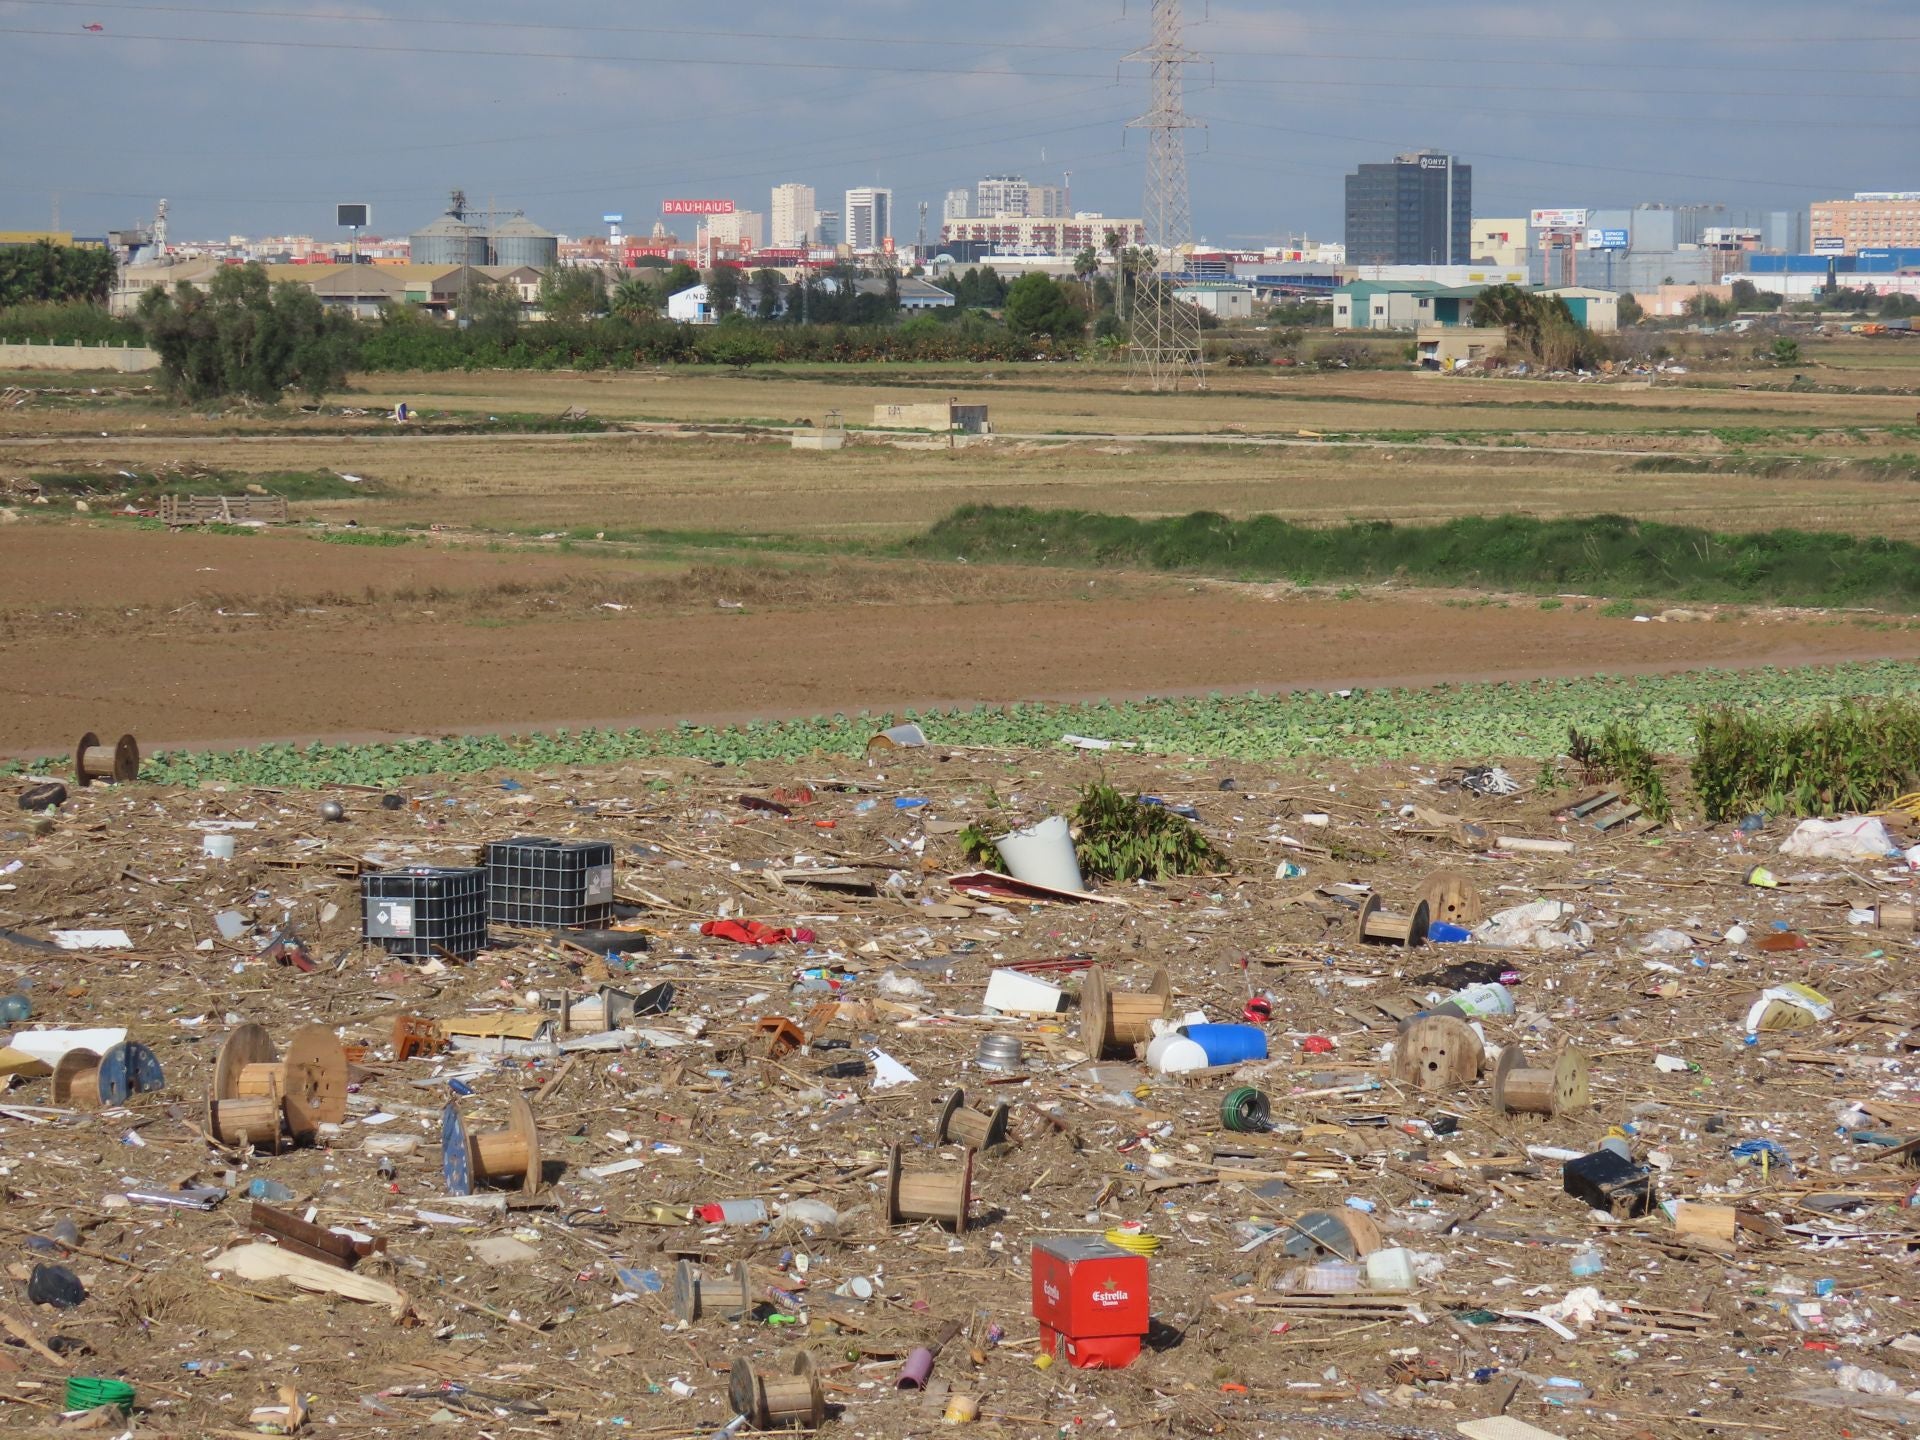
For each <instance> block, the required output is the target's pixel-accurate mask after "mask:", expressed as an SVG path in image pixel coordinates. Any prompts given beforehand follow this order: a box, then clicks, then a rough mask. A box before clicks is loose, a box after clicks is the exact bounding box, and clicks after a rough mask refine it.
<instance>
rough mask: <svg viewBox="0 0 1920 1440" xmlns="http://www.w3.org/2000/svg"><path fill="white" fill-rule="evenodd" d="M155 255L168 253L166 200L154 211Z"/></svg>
mask: <svg viewBox="0 0 1920 1440" xmlns="http://www.w3.org/2000/svg"><path fill="white" fill-rule="evenodd" d="M153 253H154V254H155V255H164V254H166V253H167V202H166V201H164V200H162V201H161V202H160V203H159V204H158V205H157V206H155V207H154V211H153Z"/></svg>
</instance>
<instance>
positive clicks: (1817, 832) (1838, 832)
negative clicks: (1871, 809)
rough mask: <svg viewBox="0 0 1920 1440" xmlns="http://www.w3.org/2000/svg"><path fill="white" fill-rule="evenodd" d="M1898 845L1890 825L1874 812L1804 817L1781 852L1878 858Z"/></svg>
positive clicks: (1802, 856) (1822, 857)
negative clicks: (1836, 817) (1840, 817)
mask: <svg viewBox="0 0 1920 1440" xmlns="http://www.w3.org/2000/svg"><path fill="white" fill-rule="evenodd" d="M1898 848H1899V847H1898V846H1896V845H1895V844H1894V843H1893V837H1892V836H1891V835H1889V834H1888V833H1887V827H1886V826H1885V825H1884V824H1882V823H1881V822H1880V821H1878V820H1876V819H1874V818H1873V816H1871V815H1851V816H1849V817H1847V818H1846V819H1844V820H1802V821H1801V822H1800V823H1799V824H1798V825H1797V826H1795V827H1794V831H1793V834H1791V835H1789V836H1788V837H1787V838H1786V839H1785V840H1783V841H1781V842H1780V853H1781V854H1782V855H1791V856H1793V857H1794V858H1795V859H1796V860H1878V859H1880V858H1881V857H1883V856H1885V855H1889V854H1891V853H1893V851H1895V850H1897V849H1898Z"/></svg>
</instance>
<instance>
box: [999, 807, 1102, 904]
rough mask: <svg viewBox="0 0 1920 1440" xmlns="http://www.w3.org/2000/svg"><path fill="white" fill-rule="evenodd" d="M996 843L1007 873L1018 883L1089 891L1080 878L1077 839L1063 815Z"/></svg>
mask: <svg viewBox="0 0 1920 1440" xmlns="http://www.w3.org/2000/svg"><path fill="white" fill-rule="evenodd" d="M993 843H994V844H995V845H996V846H998V847H999V850H1000V858H1001V859H1002V860H1004V861H1006V862H1007V873H1008V874H1009V875H1011V876H1013V878H1014V879H1016V880H1024V881H1026V882H1027V884H1029V885H1045V886H1046V887H1048V888H1049V889H1051V890H1084V889H1086V888H1087V882H1086V881H1085V880H1082V879H1081V878H1080V859H1079V857H1078V856H1077V855H1075V854H1074V853H1073V836H1072V835H1070V834H1068V833H1067V822H1066V820H1065V819H1064V818H1063V817H1061V816H1059V815H1054V816H1050V817H1049V818H1047V819H1045V820H1042V821H1041V822H1040V823H1039V824H1038V825H1033V826H1029V827H1028V828H1027V829H1025V830H1015V831H1013V832H1012V833H1011V834H1007V835H1002V836H1001V837H1000V838H999V839H998V840H996V841H994V842H993Z"/></svg>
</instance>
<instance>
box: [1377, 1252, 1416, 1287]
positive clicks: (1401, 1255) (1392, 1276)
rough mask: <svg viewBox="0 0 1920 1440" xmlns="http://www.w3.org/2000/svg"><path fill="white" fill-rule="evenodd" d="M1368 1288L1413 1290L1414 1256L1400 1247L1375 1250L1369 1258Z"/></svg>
mask: <svg viewBox="0 0 1920 1440" xmlns="http://www.w3.org/2000/svg"><path fill="white" fill-rule="evenodd" d="M1367 1288H1368V1289H1369V1290H1411V1289H1413V1256H1412V1255H1410V1254H1408V1253H1407V1252H1406V1251H1405V1250H1403V1249H1401V1248H1400V1247H1398V1246H1395V1247H1394V1248H1393V1249H1391V1250H1375V1251H1374V1252H1373V1253H1372V1254H1371V1255H1369V1256H1367Z"/></svg>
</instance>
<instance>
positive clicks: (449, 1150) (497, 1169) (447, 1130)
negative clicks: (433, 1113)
mask: <svg viewBox="0 0 1920 1440" xmlns="http://www.w3.org/2000/svg"><path fill="white" fill-rule="evenodd" d="M507 1114H508V1121H507V1128H506V1129H504V1130H473V1131H469V1130H468V1129H467V1127H466V1122H465V1121H464V1120H462V1119H461V1117H460V1102H459V1101H458V1100H457V1099H455V1100H449V1101H447V1104H446V1108H445V1109H444V1110H442V1111H441V1112H440V1171H441V1175H442V1177H443V1178H444V1179H445V1180H446V1182H447V1193H448V1194H449V1195H471V1194H472V1193H473V1187H474V1182H475V1181H480V1182H482V1183H484V1184H488V1185H497V1184H499V1183H500V1182H501V1181H503V1180H509V1179H511V1178H513V1177H514V1176H516V1175H517V1176H519V1177H520V1193H521V1194H522V1195H533V1194H536V1193H538V1191H539V1189H540V1182H541V1178H542V1175H541V1166H542V1164H543V1162H542V1160H541V1156H540V1130H539V1127H537V1126H536V1125H535V1124H534V1123H533V1107H532V1106H530V1105H528V1104H527V1100H526V1097H525V1096H524V1095H516V1096H514V1097H513V1099H512V1100H511V1101H509V1102H508V1110H507Z"/></svg>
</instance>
